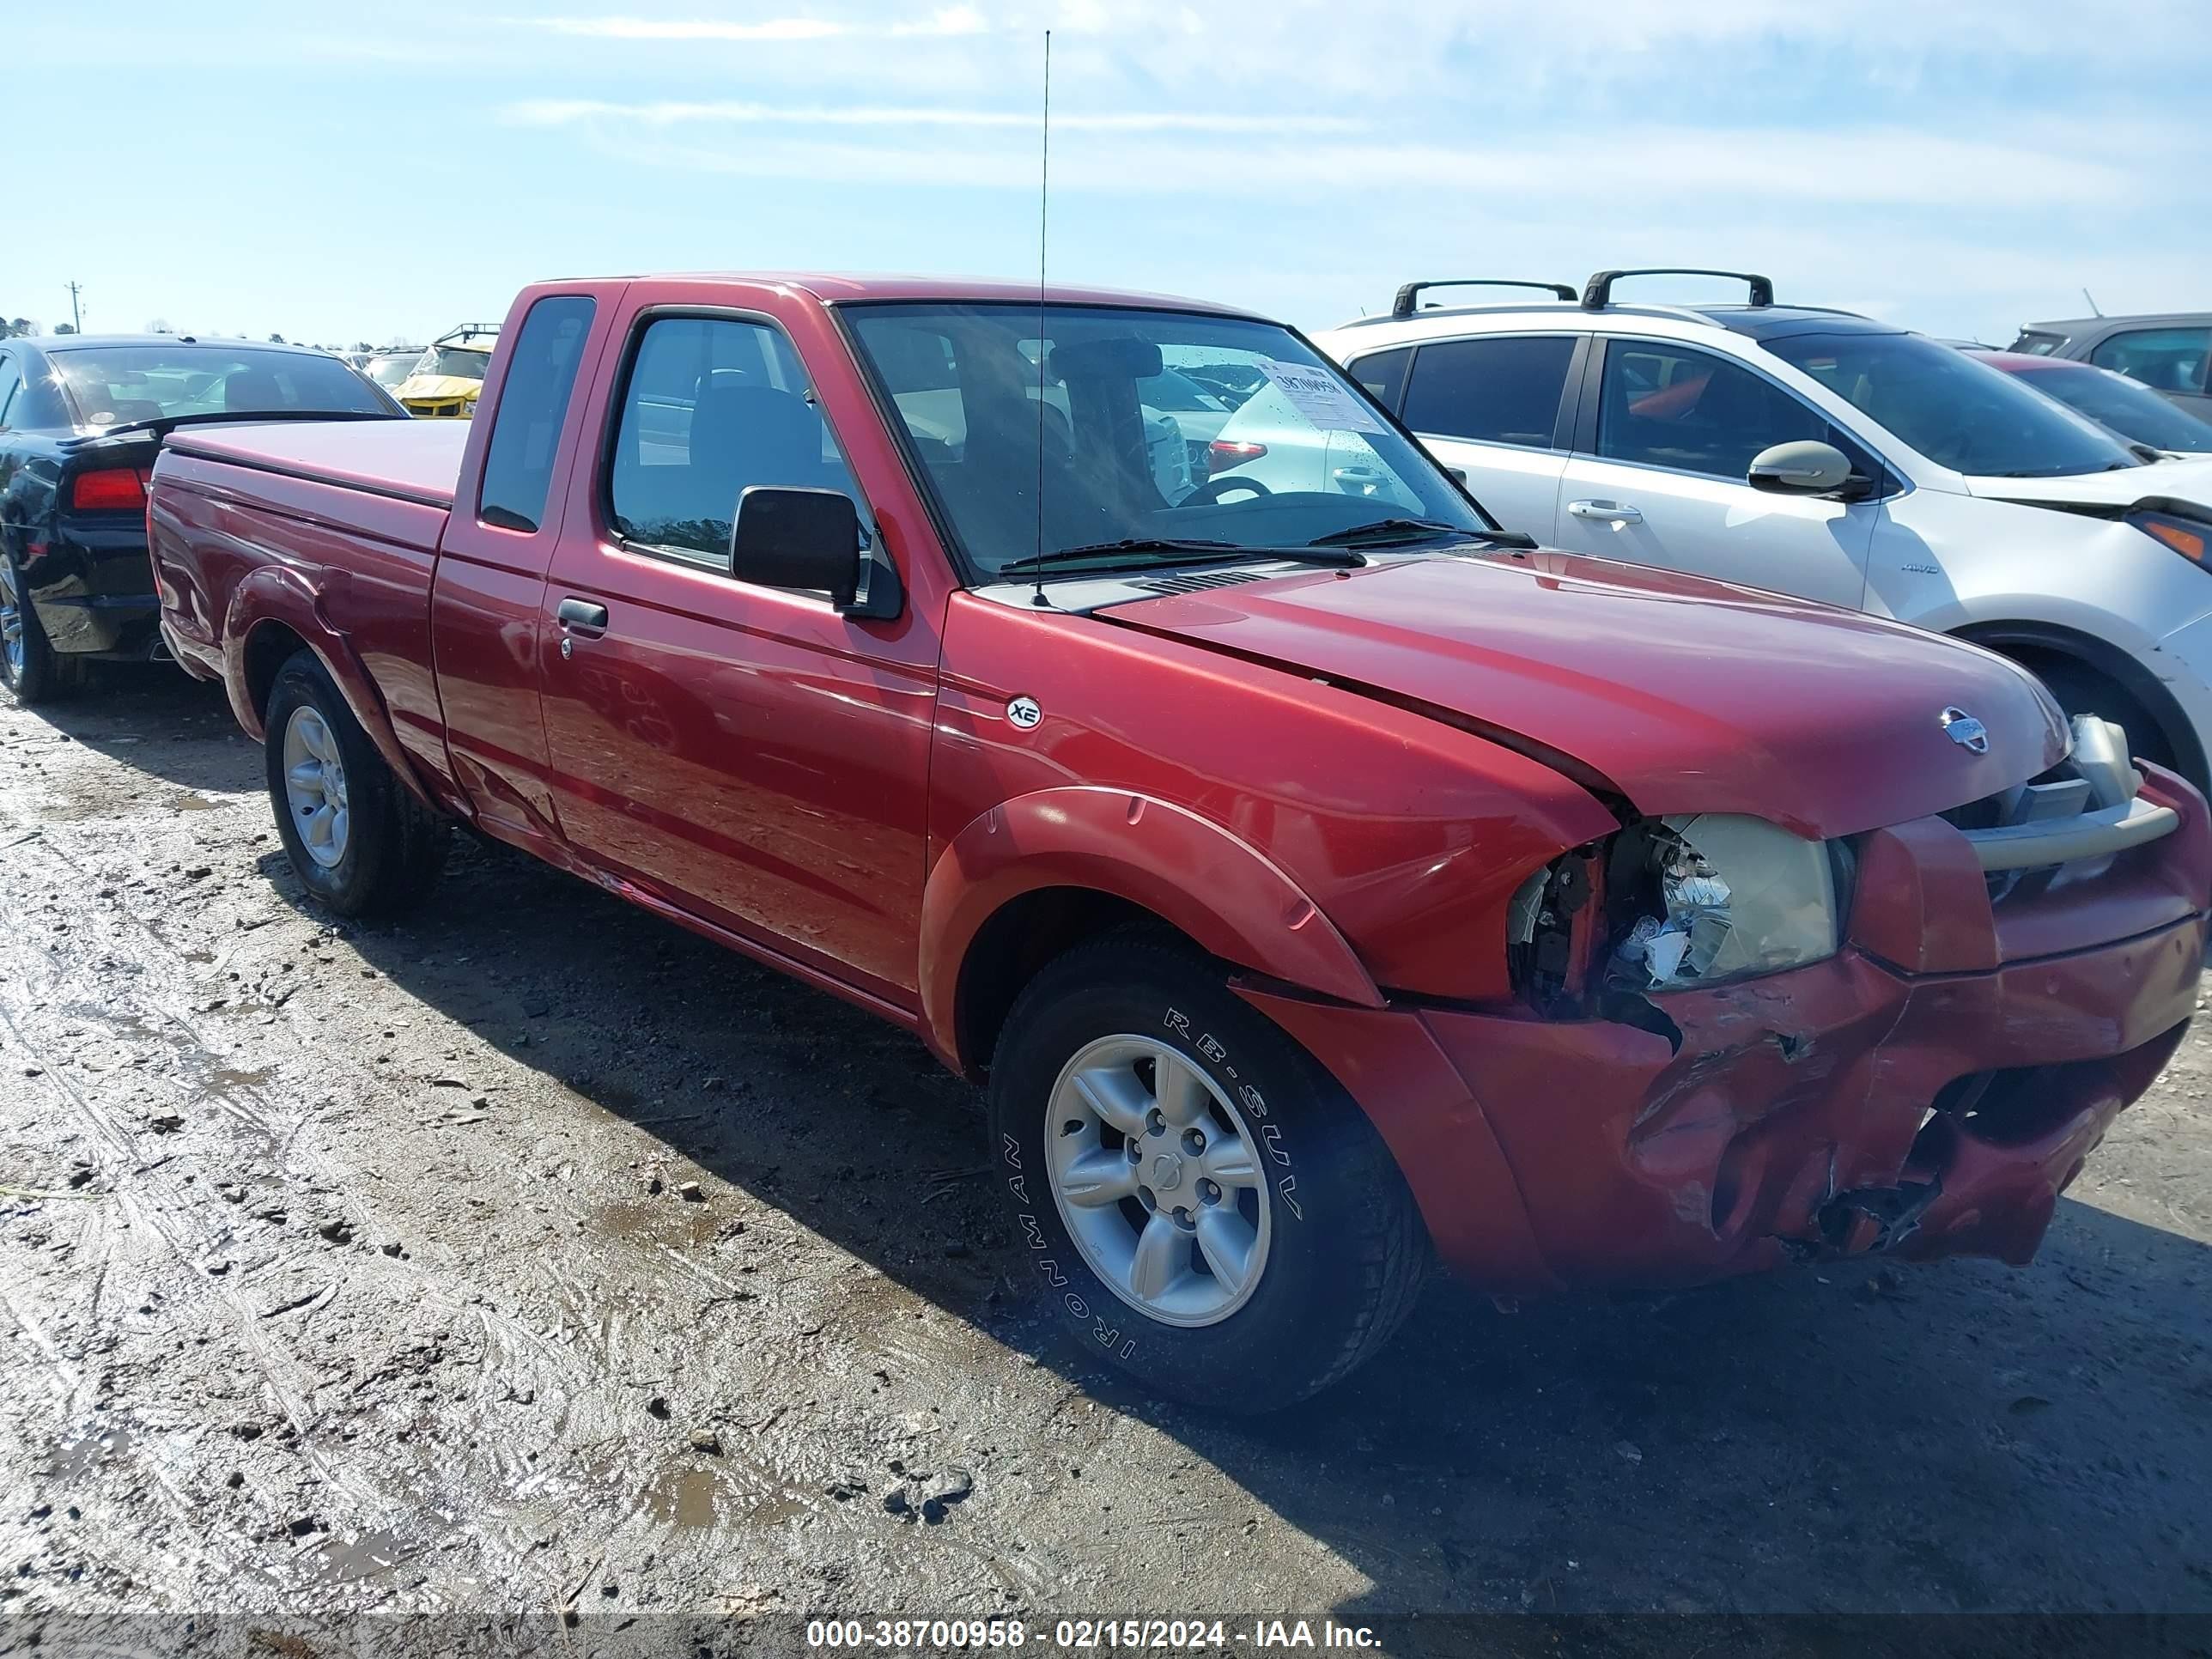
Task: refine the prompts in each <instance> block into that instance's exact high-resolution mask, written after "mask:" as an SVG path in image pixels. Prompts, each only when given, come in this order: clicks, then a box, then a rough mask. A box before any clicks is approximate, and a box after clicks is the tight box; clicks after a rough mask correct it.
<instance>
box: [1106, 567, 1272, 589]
mask: <svg viewBox="0 0 2212 1659" xmlns="http://www.w3.org/2000/svg"><path fill="white" fill-rule="evenodd" d="M1278 574H1279V573H1278ZM1265 580H1267V574H1266V573H1265V572H1262V571H1258V570H1194V571H1191V572H1189V573H1188V574H1184V575H1180V576H1147V577H1146V578H1145V579H1144V580H1142V581H1133V582H1131V583H1130V584H1129V586H1132V587H1141V588H1143V589H1144V590H1145V591H1146V592H1147V593H1197V592H1203V591H1205V590H1206V588H1209V587H1239V586H1243V584H1244V583H1246V582H1257V581H1265Z"/></svg>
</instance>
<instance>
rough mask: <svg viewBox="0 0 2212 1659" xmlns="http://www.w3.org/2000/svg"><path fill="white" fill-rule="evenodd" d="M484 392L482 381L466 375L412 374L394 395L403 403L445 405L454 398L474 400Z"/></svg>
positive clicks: (401, 383)
mask: <svg viewBox="0 0 2212 1659" xmlns="http://www.w3.org/2000/svg"><path fill="white" fill-rule="evenodd" d="M481 391H483V381H482V380H475V379H473V378H471V377H470V376H468V375H465V374H410V375H409V376H408V377H407V378H406V379H405V380H402V381H401V382H400V383H399V388H398V391H396V392H393V393H392V396H393V397H395V398H398V399H399V401H400V402H402V403H406V402H408V401H409V400H410V399H420V400H422V401H423V402H426V403H443V402H445V401H446V400H447V399H448V398H473V397H475V396H476V395H477V392H481Z"/></svg>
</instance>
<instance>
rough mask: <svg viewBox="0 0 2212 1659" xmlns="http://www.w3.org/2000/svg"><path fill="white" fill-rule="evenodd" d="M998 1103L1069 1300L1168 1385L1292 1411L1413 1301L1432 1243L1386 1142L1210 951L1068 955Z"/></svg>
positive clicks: (1074, 1321) (1222, 1406) (1018, 1190)
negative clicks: (1247, 998) (1232, 986)
mask: <svg viewBox="0 0 2212 1659" xmlns="http://www.w3.org/2000/svg"><path fill="white" fill-rule="evenodd" d="M990 1111H991V1121H992V1139H993V1144H994V1146H995V1147H996V1148H997V1149H998V1158H999V1170H998V1174H999V1176H1000V1190H1001V1192H1002V1193H1003V1194H1005V1197H1006V1202H1007V1204H1008V1206H1009V1207H1010V1209H1011V1211H1012V1216H1013V1219H1014V1223H1015V1227H1016V1231H1017V1235H1018V1244H1019V1245H1020V1246H1021V1247H1022V1250H1023V1254H1024V1255H1025V1256H1026V1257H1027V1259H1028V1261H1029V1263H1030V1270H1031V1272H1032V1273H1035V1274H1036V1279H1037V1282H1038V1283H1039V1285H1041V1287H1042V1289H1043V1290H1044V1291H1045V1292H1046V1294H1047V1296H1048V1298H1049V1301H1050V1304H1051V1305H1052V1307H1053V1308H1054V1310H1055V1312H1056V1313H1057V1314H1058V1315H1059V1316H1060V1318H1062V1319H1064V1320H1065V1321H1066V1322H1067V1323H1068V1324H1069V1325H1070V1326H1072V1327H1073V1328H1074V1330H1075V1331H1076V1332H1077V1334H1079V1339H1080V1340H1082V1342H1083V1343H1084V1344H1085V1346H1086V1347H1087V1348H1088V1349H1089V1350H1090V1351H1091V1352H1093V1353H1095V1354H1096V1355H1097V1357H1098V1358H1103V1359H1105V1360H1108V1361H1109V1362H1111V1363H1112V1364H1115V1365H1116V1366H1118V1367H1119V1368H1120V1369H1121V1370H1125V1371H1127V1372H1128V1373H1129V1374H1130V1375H1131V1376H1133V1377H1135V1378H1136V1379H1137V1380H1138V1381H1139V1382H1140V1383H1142V1384H1144V1385H1145V1386H1146V1388H1148V1389H1152V1390H1154V1391H1156V1392H1158V1393H1159V1394H1163V1395H1170V1396H1172V1397H1174V1398H1176V1399H1179V1400H1184V1401H1189V1402H1191V1403H1192V1404H1194V1405H1200V1406H1206V1407H1212V1408H1213V1409H1216V1410H1220V1411H1226V1412H1255V1411H1267V1410H1272V1409H1273V1408H1276V1407H1282V1406H1286V1405H1289V1404H1291V1403H1292V1402H1293V1401H1297V1400H1301V1399H1304V1398H1305V1397H1306V1396H1307V1395H1311V1394H1313V1393H1315V1392H1316V1391H1318V1390H1319V1389H1322V1388H1325V1387H1326V1386H1328V1384H1329V1383H1333V1382H1334V1381H1336V1380H1337V1379H1338V1378H1339V1377H1341V1376H1344V1375H1346V1373H1347V1372H1349V1371H1351V1370H1352V1369H1353V1368H1355V1367H1356V1366H1358V1364H1361V1363H1362V1362H1363V1361H1364V1360H1365V1359H1367V1358H1369V1357H1370V1355H1372V1354H1373V1353H1374V1352H1375V1351H1376V1349H1378V1348H1379V1347H1381V1346H1382V1345H1383V1342H1384V1341H1386V1340H1388V1339H1389V1335H1390V1334H1391V1333H1392V1332H1393V1331H1394V1330H1395V1329H1396V1328H1397V1326H1398V1324H1399V1323H1400V1322H1401V1320H1402V1319H1403V1318H1404V1317H1405V1316H1406V1314H1407V1312H1408V1311H1409V1310H1411V1308H1412V1306H1413V1300H1414V1296H1415V1293H1416V1292H1417V1291H1418V1290H1419V1285H1420V1283H1421V1280H1422V1279H1423V1277H1424V1276H1425V1271H1426V1267H1427V1261H1428V1253H1427V1241H1426V1237H1425V1234H1424V1232H1423V1231H1422V1228H1421V1225H1420V1221H1419V1216H1418V1214H1417V1213H1416V1212H1415V1210H1414V1207H1413V1197H1412V1194H1410V1193H1408V1192H1407V1189H1406V1184H1405V1182H1404V1180H1403V1178H1402V1177H1401V1176H1400V1175H1399V1173H1398V1169H1397V1165H1396V1164H1395V1162H1394V1161H1393V1160H1392V1158H1391V1157H1390V1154H1389V1151H1388V1149H1387V1148H1385V1147H1384V1146H1383V1142H1382V1139H1381V1138H1380V1137H1379V1136H1378V1135H1376V1133H1375V1130H1374V1127H1373V1126H1372V1125H1371V1124H1370V1123H1369V1122H1368V1121H1367V1118H1366V1116H1365V1115H1364V1113H1362V1112H1361V1111H1360V1110H1359V1109H1358V1106H1357V1105H1355V1104H1354V1103H1352V1100H1351V1099H1350V1097H1347V1096H1346V1094H1345V1092H1344V1091H1343V1090H1342V1089H1341V1088H1340V1086H1339V1085H1337V1084H1336V1082H1335V1080H1334V1079H1332V1078H1331V1077H1329V1076H1328V1073H1326V1072H1324V1071H1322V1068H1321V1067H1320V1066H1317V1065H1316V1064H1315V1062H1314V1061H1313V1060H1311V1059H1310V1057H1309V1056H1308V1055H1307V1054H1305V1053H1304V1050H1302V1049H1300V1048H1298V1047H1297V1045H1296V1044H1295V1043H1293V1042H1291V1041H1290V1039H1289V1038H1288V1037H1286V1036H1284V1035H1283V1033H1282V1032H1281V1031H1279V1030H1277V1029H1276V1028H1275V1027H1274V1026H1273V1024H1270V1023H1269V1022H1268V1021H1267V1020H1266V1019H1265V1018H1262V1017H1261V1015H1260V1014H1259V1013H1258V1012H1256V1011H1255V1010H1254V1009H1252V1008H1251V1007H1250V1006H1248V1005H1246V1004H1245V1003H1244V1002H1243V1001H1242V1000H1239V999H1238V998H1237V997H1236V996H1235V995H1233V994H1231V993H1230V992H1229V990H1228V989H1227V988H1226V987H1225V985H1224V983H1223V975H1222V973H1221V970H1220V969H1218V967H1215V966H1213V965H1212V964H1210V963H1207V962H1206V960H1205V959H1204V958H1202V957H1198V956H1197V955H1195V954H1194V953H1193V952H1190V951H1186V950H1182V949H1180V948H1177V947H1176V946H1175V945H1169V944H1161V943H1155V942H1152V941H1151V940H1148V939H1141V938H1137V937H1132V936H1126V935H1125V936H1117V937H1115V938H1111V939H1104V940H1101V941H1098V942H1097V943H1094V944H1091V945H1082V946H1079V947H1078V948H1076V949H1075V950H1073V951H1070V952H1068V953H1067V954H1066V956H1063V957H1060V958H1059V959H1058V960H1056V961H1054V962H1053V963H1050V964H1048V966H1047V967H1046V968H1045V969H1043V970H1042V972H1041V973H1039V974H1038V975H1037V976H1036V979H1035V980H1034V981H1031V983H1030V986H1029V987H1028V988H1027V989H1026V990H1024V992H1023V994H1022V995H1021V997H1020V999H1019V1000H1018V1001H1017V1002H1016V1004H1015V1005H1014V1007H1013V1010H1012V1012H1011V1013H1010V1014H1009V1015H1008V1017H1007V1021H1006V1030H1005V1032H1004V1035H1003V1036H1002V1037H1001V1039H1000V1045H999V1052H998V1054H997V1055H996V1057H995V1058H994V1062H993V1066H992V1070H991V1085H990Z"/></svg>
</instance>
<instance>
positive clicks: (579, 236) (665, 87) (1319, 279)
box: [0, 0, 2212, 343]
mask: <svg viewBox="0 0 2212 1659" xmlns="http://www.w3.org/2000/svg"><path fill="white" fill-rule="evenodd" d="M2092 20H2093V21H2092ZM1046 27H1051V28H1052V30H1053V31H1054V33H1053V94H1054V99H1053V108H1054V132H1053V179H1054V190H1053V201H1052V238H1051V268H1052V270H1053V272H1054V275H1055V276H1059V277H1061V278H1063V279H1066V280H1068V281H1083V282H1088V283H1107V284H1112V285H1117V286H1128V287H1137V288H1145V289H1158V290H1164V291H1167V292H1173V293H1187V294H1194V295H1203V296H1206V297H1210V298H1218V299H1225V300H1230V301H1238V302H1242V303H1244V304H1248V305H1251V306H1254V307H1258V308H1260V309H1261V310H1265V311H1268V312H1271V313H1274V314H1277V315H1279V316H1283V317H1285V318H1287V319H1290V320H1291V321H1294V322H1297V323H1298V324H1301V325H1306V326H1310V327H1322V326H1326V325H1329V324H1331V323H1334V322H1337V321H1340V320H1342V319H1345V318H1346V317H1350V316H1353V315H1357V314H1358V313H1359V312H1360V311H1361V310H1362V309H1363V308H1364V309H1367V310H1373V309H1376V308H1377V307H1382V306H1385V305H1387V304H1388V303H1389V295H1390V292H1391V290H1392V289H1393V288H1394V287H1395V285H1396V284H1397V283H1400V282H1401V281H1404V280H1406V279H1407V278H1409V277H1413V276H1476V275H1485V274H1490V275H1499V276H1522V277H1541V278H1544V279H1546V280H1552V281H1565V282H1579V281H1580V280H1581V278H1582V277H1583V276H1585V275H1586V274H1587V273H1588V272H1589V270H1592V269H1593V268H1595V267H1598V266H1601V265H1608V264H1717V265H1727V266H1736V267H1747V268H1750V269H1753V270H1763V271H1765V272H1767V273H1769V274H1771V276H1773V277H1774V278H1775V279H1776V283H1777V286H1778V289H1779V290H1780V292H1781V294H1782V295H1784V297H1785V298H1795V299H1800V300H1803V301H1812V302H1818V303H1825V304H1832V305H1841V306H1845V307H1852V308H1855V309H1861V310H1866V311H1870V312H1873V313H1877V314H1880V315H1882V316H1885V317H1888V318H1891V319H1895V320H1898V321H1900V322H1904V323H1907V324H1910V325H1913V326H1916V327H1920V328H1924V329H1927V330H1929V331H1931V332H1936V333H1939V334H1956V335H1971V336H1976V337H1982V338H1995V339H1997V340H1998V341H1999V342H2000V343H2002V341H2003V340H2005V339H2008V338H2009V337H2011V333H2012V331H2013V329H2014V328H2015V325H2017V324H2019V323H2020V322H2021V321H2022V320H2025V319H2029V318H2034V317H2048V316H2064V315H2069V314H2075V313H2079V312H2080V311H2081V309H2082V301H2081V289H2082V287H2083V286H2085V285H2086V286H2087V287H2088V288H2089V289H2090V290H2091V291H2092V292H2093V294H2094V295H2095V296H2096V300H2097V303H2098V304H2099V305H2100V307H2103V308H2104V309H2105V310H2106V311H2107V312H2119V311H2140V310H2151V309H2159V308H2166V307H2212V139H2208V135H2212V113H2208V110H2212V106H2208V102H2207V93H2206V88H2207V87H2208V86H2212V4H2208V3H2206V0H2120V3H2109V0H2108V3H2106V4H2105V5H2102V6H2100V7H2099V8H2096V9H2090V8H2087V7H2082V6H2079V5H2072V4H2068V5H2061V4H2057V3H2050V0H1856V3H1854V4H1852V5H1850V6H1847V7H1819V6H1808V5H1804V4H1802V3H1799V4H1774V3H1767V0H1594V3H1589V4H1584V5H1581V6H1575V7H1566V6H1552V7H1542V8H1540V7H1537V6H1534V5H1531V4H1528V3H1526V0H1521V3H1504V4H1499V3H1472V0H1420V3H1416V4H1413V5H1411V6H1406V7H1389V8H1384V7H1381V6H1364V5H1360V4H1358V3H1348V0H1336V3H1332V4H1310V3H1306V0H1264V3H1261V4H1259V5H1212V6H1201V5H1192V4H1184V3H1181V0H1166V3H1159V0H1114V3H1109V0H1062V3H1049V0H1048V3H1029V0H1016V3H997V0H972V3H951V4H946V3H940V0H882V3H877V0H869V3H862V0H760V3H757V4H734V3H720V4H718V3H713V0H598V3H594V0H542V3H538V0H504V4H503V5H501V6H499V7H472V6H471V4H470V3H469V0H446V3H439V4H426V3H421V0H386V3H383V4H381V5H380V6H377V7H374V8H370V7H368V6H360V7H339V6H314V5H310V6H301V5H299V4H297V3H283V4H278V3H260V0H236V3H228V0H199V3H196V4H193V5H191V6H179V5H176V4H174V3H159V4H154V3H142V0H103V3H100V4H99V5H97V6H90V5H73V6H64V5H58V4H51V3H49V4H46V5H45V6H43V7H42V9H40V10H39V11H37V12H34V13H32V14H30V15H22V14H21V13H19V14H18V15H16V16H15V18H14V19H12V20H11V21H10V23H9V35H10V42H11V49H10V51H9V63H10V64H11V70H12V73H11V82H12V84H11V87H10V89H9V95H8V99H7V100H6V101H7V106H8V109H9V130H10V131H11V132H12V133H13V134H14V135H15V143H14V145H13V146H12V149H13V159H14V160H15V163H16V166H17V168H19V169H22V170H21V171H17V172H16V173H15V176H16V178H17V180H18V185H19V189H18V192H17V194H16V198H15V210H14V212H13V213H12V214H11V219H12V221H13V226H14V228H13V229H12V231H11V234H9V236H8V237H7V238H6V239H5V245H4V246H0V312H4V313H6V314H8V315H10V316H14V315H27V316H30V317H32V318H34V319H39V320H40V321H42V322H44V323H45V324H46V325H48V326H49V327H51V326H52V325H53V324H54V323H56V322H58V321H65V320H67V319H68V316H69V309H68V307H69V298H68V295H67V293H66V292H65V291H64V283H66V282H67V281H69V280H70V278H72V277H74V278H76V279H77V280H79V281H81V282H82V283H83V284H84V286H85V295H84V299H85V304H86V307H87V317H86V323H87V326H88V328H94V329H137V328H139V327H141V326H143V325H145V324H146V323H148V322H149V321H150V320H152V319H157V318H158V319H164V320H167V321H168V322H170V323H171V324H173V325H174V326H176V327H178V328H179V329H181V330H200V331H224V332H243V333H252V334H265V333H267V332H269V331H271V330H276V331H282V332H283V333H284V334H286V335H287V336H289V337H293V338H307V339H313V340H323V341H347V342H350V341H353V340H356V339H360V338H368V339H373V340H377V341H382V340H384V339H386V338H389V337H394V336H407V337H412V338H415V339H418V340H419V339H422V338H425V337H428V336H429V335H431V334H433V333H435V332H437V331H441V330H442V329H444V328H447V327H449V326H451V325H453V324H455V323H458V322H462V321H474V320H477V319H489V318H495V317H497V316H499V315H501V314H502V313H504V311H505V308H506V306H507V301H508V299H509V297H510V296H511V295H512V293H513V289H515V288H517V287H518V286H520V284H521V283H524V282H526V281H530V280H532V279H536V278H539V277H544V276H561V275H577V274H603V273H606V272H611V271H623V270H713V269H794V270H927V271H959V272H971V273H975V274H979V275H986V276H1031V275H1033V274H1034V273H1035V270H1036V229H1037V226H1036V206H1037V203H1036V186H1037V146H1036V110H1037V99H1038V80H1039V71H1040V53H1041V46H1042V32H1043V30H1044V29H1045V28H1046ZM25 135H29V142H28V149H27V151H26V149H25V144H24V139H25ZM72 176H74V177H75V178H77V179H82V180H84V181H85V182H84V184H83V185H82V187H81V188H73V187H72V186H71V185H70V183H69V182H68V181H69V179H70V177H72ZM26 178H36V179H42V180H46V181H48V182H47V185H45V186H42V188H41V189H40V191H39V192H38V194H37V195H36V196H35V197H32V196H26V195H24V194H23V193H21V181H22V180H23V179H26ZM33 233H34V234H33ZM1650 291H1651V292H1652V293H1653V294H1654V295H1655V297H1656V296H1657V295H1661V294H1662V293H1666V292H1669V291H1668V290H1659V289H1653V290H1650ZM1708 291H1711V290H1708ZM1671 292H1672V293H1673V294H1674V295H1685V294H1687V293H1688V292H1690V290H1687V289H1674V290H1671Z"/></svg>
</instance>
